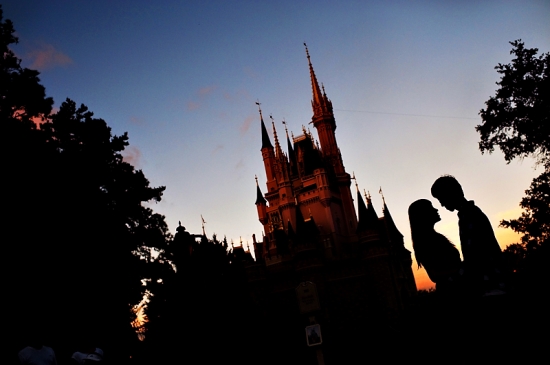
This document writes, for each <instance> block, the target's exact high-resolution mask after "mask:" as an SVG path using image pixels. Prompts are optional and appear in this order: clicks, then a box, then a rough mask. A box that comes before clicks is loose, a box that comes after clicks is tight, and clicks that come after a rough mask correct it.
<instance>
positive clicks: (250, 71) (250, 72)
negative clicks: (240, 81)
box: [243, 66, 258, 79]
mask: <svg viewBox="0 0 550 365" xmlns="http://www.w3.org/2000/svg"><path fill="white" fill-rule="evenodd" d="M243 71H244V73H245V75H247V76H248V77H250V78H251V79H257V78H258V74H257V73H256V71H254V70H253V69H252V67H249V66H247V67H245V68H244V69H243Z"/></svg>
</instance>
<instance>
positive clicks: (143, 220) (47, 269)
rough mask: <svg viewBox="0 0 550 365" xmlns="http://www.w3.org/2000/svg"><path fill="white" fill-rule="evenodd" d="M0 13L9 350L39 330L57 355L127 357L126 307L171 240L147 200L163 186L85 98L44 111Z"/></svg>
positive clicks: (40, 90) (46, 101) (129, 317)
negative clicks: (96, 352)
mask: <svg viewBox="0 0 550 365" xmlns="http://www.w3.org/2000/svg"><path fill="white" fill-rule="evenodd" d="M2 15H3V14H2V9H1V8H0V36H1V38H0V48H1V50H2V52H3V57H2V58H1V59H0V91H1V93H2V95H1V98H0V123H2V126H3V127H4V132H5V134H4V136H5V141H4V142H3V143H2V163H3V167H4V174H5V175H4V176H5V177H6V178H5V179H4V182H5V183H4V185H3V187H4V189H5V190H4V197H5V199H4V202H5V203H6V205H5V206H6V207H7V209H6V211H5V214H4V218H3V228H4V229H3V234H4V237H3V242H6V245H5V246H4V250H3V254H4V257H6V258H7V260H8V261H9V267H7V265H5V267H6V268H5V270H8V271H7V272H6V273H5V276H4V278H5V279H6V280H5V281H4V283H3V285H2V289H3V298H4V300H3V303H4V305H5V315H6V316H7V317H8V318H16V319H17V321H8V323H10V322H12V323H13V324H9V325H8V326H7V328H5V332H6V333H7V334H8V337H9V339H10V340H9V343H8V347H9V348H11V350H12V351H14V350H16V349H17V348H21V347H22V346H23V345H26V343H25V342H26V340H25V338H26V336H28V335H29V334H30V333H32V332H34V331H37V329H39V328H42V329H45V332H46V335H47V337H48V343H49V344H50V345H52V346H53V347H54V348H55V350H56V352H58V353H59V355H58V357H61V358H63V357H65V358H66V359H68V358H69V357H70V353H71V352H72V351H75V350H77V349H79V348H82V347H83V346H99V347H102V348H103V349H104V350H105V352H106V354H107V355H108V356H109V357H110V358H111V359H112V360H113V362H120V361H122V360H126V359H127V358H128V352H129V348H128V346H127V345H128V344H130V343H131V342H132V341H133V340H134V339H136V336H135V333H133V329H132V328H131V325H130V323H131V322H132V321H133V320H134V319H135V316H136V314H135V312H134V311H132V308H133V306H134V305H135V304H137V303H139V302H140V301H141V299H142V297H143V295H144V294H145V290H146V287H145V286H144V285H143V281H146V280H149V281H156V280H158V278H159V277H160V276H161V275H162V270H161V269H160V267H162V264H161V263H159V262H157V261H156V260H155V256H156V255H155V254H154V253H155V252H157V253H159V252H162V251H163V250H164V249H165V248H166V244H167V242H168V241H169V240H170V234H169V233H168V230H167V226H166V223H165V221H164V217H163V216H161V215H159V214H156V213H154V212H153V211H152V210H151V209H150V208H148V207H146V206H144V205H143V203H145V202H155V201H157V202H158V201H160V200H161V197H162V192H163V191H164V187H151V186H150V185H149V181H148V180H147V178H146V177H145V175H144V174H143V172H142V171H141V170H136V169H135V168H134V167H133V166H132V165H130V164H129V163H127V162H125V161H124V159H123V156H122V154H121V153H122V152H123V151H124V149H125V148H126V146H128V135H127V134H126V133H125V134H123V135H121V136H115V135H113V134H112V133H111V128H109V126H108V125H107V123H106V122H105V121H104V120H102V119H99V118H95V117H94V115H93V113H92V112H90V111H89V110H88V108H87V107H86V106H84V105H81V106H77V104H76V103H75V102H74V101H72V100H70V99H67V100H66V101H65V102H63V103H62V104H61V106H60V108H59V111H58V112H57V113H55V114H51V110H52V104H53V100H52V98H50V97H46V93H45V88H44V87H43V86H42V85H41V84H40V79H39V77H38V76H39V73H38V71H35V70H29V69H26V68H23V67H22V66H21V60H20V59H18V58H17V57H16V56H15V55H14V53H13V52H12V50H11V49H10V45H12V44H15V43H16V42H17V38H16V37H15V36H14V29H13V25H12V23H11V22H10V21H9V20H5V21H3V18H2ZM37 121H40V122H41V124H40V126H38V125H37V124H36V122H37ZM15 353H16V352H15ZM116 359H118V360H116Z"/></svg>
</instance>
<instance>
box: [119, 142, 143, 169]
mask: <svg viewBox="0 0 550 365" xmlns="http://www.w3.org/2000/svg"><path fill="white" fill-rule="evenodd" d="M122 159H123V160H124V162H128V163H129V164H130V165H132V166H134V167H136V168H139V166H140V164H141V151H140V150H139V148H137V147H136V146H128V147H126V149H125V150H124V151H122Z"/></svg>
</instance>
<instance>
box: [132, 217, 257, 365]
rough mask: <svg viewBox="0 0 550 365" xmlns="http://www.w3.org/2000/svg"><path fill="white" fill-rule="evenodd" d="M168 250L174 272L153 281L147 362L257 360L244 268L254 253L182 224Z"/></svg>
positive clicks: (148, 323)
mask: <svg viewBox="0 0 550 365" xmlns="http://www.w3.org/2000/svg"><path fill="white" fill-rule="evenodd" d="M163 255H164V257H165V258H166V259H168V260H169V261H170V262H171V264H172V267H173V271H167V272H165V274H166V275H165V276H164V277H163V278H162V280H161V281H159V282H150V283H148V287H150V288H151V289H152V292H153V293H154V294H153V296H152V297H151V302H150V303H148V304H147V308H146V313H147V318H148V321H147V323H146V325H145V327H146V332H145V340H144V345H145V346H146V349H147V354H144V356H143V357H142V360H143V361H144V363H152V362H158V363H172V362H178V361H184V359H188V360H189V361H197V360H196V359H200V361H201V362H204V363H214V362H219V361H223V362H238V363H241V364H242V363H249V362H256V361H257V357H256V356H255V355H257V353H256V351H257V348H251V346H252V345H253V344H254V342H255V338H256V337H257V331H254V330H252V329H251V328H252V320H253V319H254V314H253V313H254V308H253V306H252V305H251V299H250V296H249V294H248V290H247V286H246V285H247V281H246V276H245V272H244V263H245V262H250V260H251V257H250V255H249V254H247V253H245V251H244V250H243V249H242V248H240V247H239V248H235V249H230V248H229V247H228V244H227V240H225V239H224V240H223V241H219V240H218V238H217V237H216V235H214V236H213V237H212V239H208V238H207V237H205V236H203V235H200V236H199V235H192V234H190V233H189V232H187V231H186V230H185V228H184V227H183V226H179V227H178V229H177V233H176V235H175V236H174V239H173V240H172V241H171V242H170V244H169V245H168V248H167V249H166V251H165V252H164V253H163ZM245 344H246V345H245ZM243 347H246V348H243ZM252 354H255V355H252ZM191 359H193V360H191Z"/></svg>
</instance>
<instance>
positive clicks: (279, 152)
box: [269, 115, 283, 159]
mask: <svg viewBox="0 0 550 365" xmlns="http://www.w3.org/2000/svg"><path fill="white" fill-rule="evenodd" d="M269 118H271V125H272V126H273V140H274V141H275V157H276V158H278V159H281V158H282V157H283V150H282V148H281V145H280V144H279V138H278V137H277V129H275V120H274V119H273V117H272V116H271V115H270V116H269Z"/></svg>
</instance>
